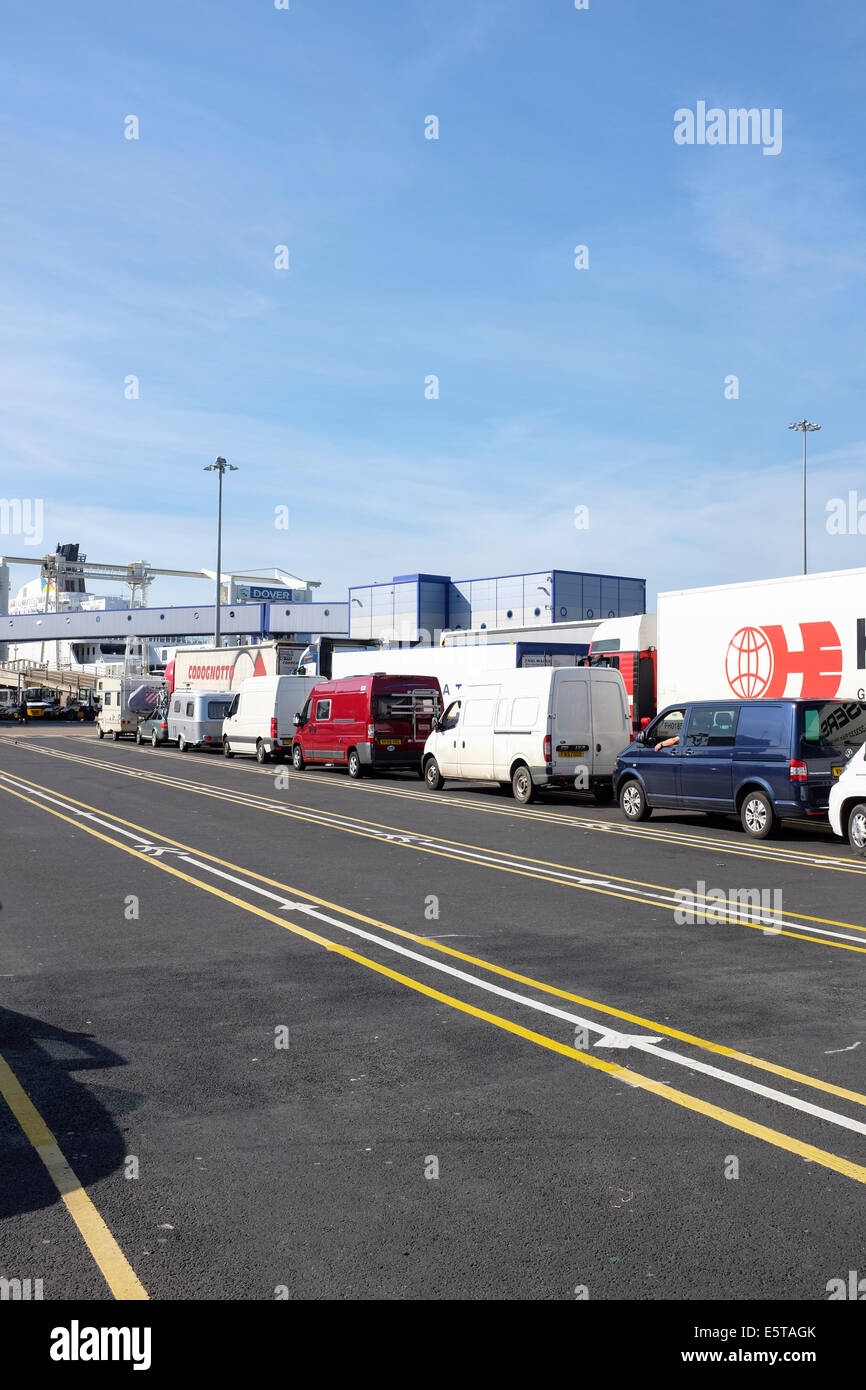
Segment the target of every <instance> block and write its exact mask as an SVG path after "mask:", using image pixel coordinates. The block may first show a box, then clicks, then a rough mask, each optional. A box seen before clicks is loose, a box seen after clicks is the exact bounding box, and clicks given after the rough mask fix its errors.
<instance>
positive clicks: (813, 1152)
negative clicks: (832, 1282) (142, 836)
mask: <svg viewBox="0 0 866 1390" xmlns="http://www.w3.org/2000/svg"><path fill="white" fill-rule="evenodd" d="M3 790H5V791H7V792H8V794H9V795H10V796H14V797H16V798H18V799H19V800H21V801H25V802H27V803H28V804H29V805H32V806H35V807H37V808H38V809H40V810H43V811H47V812H48V814H49V815H52V816H56V817H57V818H58V819H59V820H63V821H65V822H66V823H67V824H70V825H73V826H75V827H76V828H78V829H82V830H84V831H85V832H86V833H87V834H88V835H92V836H94V837H95V838H96V839H99V840H102V841H104V842H105V843H107V844H110V845H112V846H114V847H115V848H116V849H120V850H123V851H124V853H126V854H130V855H132V857H133V858H135V859H138V860H139V861H142V862H144V863H147V864H151V865H154V866H155V867H156V868H158V869H161V870H162V871H163V872H164V873H168V874H170V875H171V876H172V877H174V878H177V879H180V880H182V881H183V882H185V883H188V884H191V885H192V886H194V887H196V888H200V889H202V890H203V891H204V892H206V893H210V894H212V895H213V896H214V897H218V898H222V899H223V900H224V901H225V902H227V903H230V904H232V906H234V907H238V908H240V909H241V910H242V911H244V912H249V913H252V914H253V915H254V916H257V917H260V918H262V919H263V920H265V921H268V922H272V923H274V924H275V925H276V926H279V927H281V928H282V929H283V930H284V931H289V932H291V933H292V934H293V935H295V936H300V937H303V938H304V939H306V940H308V941H311V942H313V943H314V944H316V945H319V946H321V947H323V948H324V949H325V950H328V951H332V952H336V953H337V954H338V955H341V956H343V957H344V958H345V959H347V960H351V961H354V962H355V963H356V964H358V965H362V966H364V967H365V968H366V969H369V970H373V971H375V972H376V973H378V974H380V975H384V976H386V977H387V978H389V979H391V980H394V981H396V982H397V983H399V984H402V985H404V986H405V987H406V988H407V989H411V990H414V991H415V992H416V993H419V994H424V995H427V996H428V997H429V998H431V999H436V1000H438V1001H439V1002H440V1003H443V1004H446V1005H448V1006H449V1007H450V1008H453V1009H456V1010H458V1011H459V1012H461V1013H465V1014H469V1015H471V1016H472V1017H474V1018H478V1019H481V1020H483V1021H484V1022H487V1023H490V1024H492V1025H494V1026H495V1027H497V1028H501V1029H503V1030H504V1031H506V1032H509V1033H513V1034H514V1035H516V1036H518V1037H521V1038H524V1039H526V1040H527V1041H530V1042H533V1043H535V1044H536V1045H538V1046H539V1047H543V1048H546V1049H547V1050H548V1051H551V1052H556V1053H559V1054H560V1055H562V1056H565V1057H570V1058H573V1059H574V1060H576V1061H578V1062H580V1063H581V1064H582V1065H584V1066H588V1067H591V1068H593V1069H595V1070H597V1071H601V1072H605V1073H606V1074H607V1075H610V1076H614V1077H617V1078H619V1079H620V1080H622V1081H626V1082H628V1083H629V1084H630V1085H632V1086H635V1087H638V1088H640V1089H643V1090H646V1091H650V1092H651V1093H652V1094H654V1095H657V1096H660V1097H662V1098H664V1099H666V1100H669V1101H671V1102H672V1103H673V1104H675V1105H679V1106H681V1107H683V1108H685V1109H687V1110H692V1111H695V1112H696V1113H698V1114H702V1115H704V1116H705V1117H707V1118H709V1119H713V1120H717V1121H718V1122H719V1123H721V1124H725V1125H727V1126H728V1127H730V1128H732V1129H736V1130H739V1131H741V1132H742V1133H745V1134H751V1135H753V1136H754V1137H755V1138H758V1139H762V1140H763V1141H764V1142H766V1143H769V1144H772V1145H774V1146H775V1147H777V1148H781V1149H785V1150H787V1151H788V1152H789V1153H795V1154H798V1155H799V1156H800V1157H801V1158H807V1159H809V1160H810V1161H811V1162H814V1163H818V1164H820V1165H821V1166H822V1167H825V1168H829V1169H832V1170H833V1171H834V1172H838V1173H841V1174H843V1175H844V1176H845V1177H849V1178H852V1179H853V1180H854V1181H856V1182H861V1183H866V1167H863V1166H862V1165H860V1164H856V1163H853V1162H852V1161H851V1160H849V1159H846V1158H842V1157H841V1156H840V1155H839V1154H834V1153H831V1152H829V1151H828V1150H825V1149H818V1148H816V1147H815V1146H814V1145H811V1144H805V1143H803V1142H802V1141H800V1140H798V1139H795V1138H794V1137H793V1136H791V1135H788V1134H784V1133H782V1132H781V1131H780V1130H775V1129H771V1128H769V1127H767V1126H766V1125H761V1124H757V1123H756V1122H754V1121H752V1120H749V1119H747V1118H746V1117H745V1116H743V1115H739V1114H737V1113H736V1112H735V1111H731V1110H727V1109H725V1108H723V1107H721V1106H717V1105H713V1104H711V1103H710V1102H708V1101H704V1100H702V1099H701V1098H699V1097H697V1096H693V1095H690V1094H689V1093H688V1092H685V1091H680V1090H678V1089H677V1088H675V1087H672V1086H668V1085H666V1084H665V1083H663V1082H659V1081H655V1080H653V1078H651V1077H647V1076H644V1075H643V1074H642V1073H640V1072H635V1071H632V1070H631V1069H630V1068H628V1067H622V1066H620V1065H619V1064H618V1063H615V1062H608V1061H606V1060H604V1059H603V1058H600V1057H596V1056H593V1055H591V1054H590V1053H585V1052H581V1051H580V1050H578V1049H577V1048H574V1047H571V1046H569V1045H568V1044H566V1043H560V1042H558V1041H557V1040H556V1039H554V1038H549V1037H547V1036H546V1035H545V1034H542V1033H538V1032H536V1031H534V1030H533V1029H529V1028H525V1027H524V1026H523V1025H522V1024H518V1023H513V1022H512V1021H511V1020H510V1019H506V1018H503V1017H502V1016H501V1015H499V1014H493V1013H491V1012H489V1011H488V1010H485V1009H480V1008H479V1007H478V1006H477V1005H474V1004H469V1003H467V1002H465V1001H464V1000H462V999H457V998H456V997H455V996H453V995H449V994H445V993H443V992H442V991H440V990H437V989H435V988H433V987H432V986H430V985H427V984H424V983H423V982H422V981H420V980H416V979H414V978H413V977H411V976H408V975H404V974H402V973H401V972H400V971H396V970H393V969H392V968H391V967H390V966H387V965H381V964H380V963H379V962H378V961H375V960H371V959H370V958H369V957H367V956H362V955H360V954H359V953H358V952H357V951H354V950H352V949H351V948H350V947H348V946H344V945H343V944H342V943H340V942H336V941H332V940H330V939H329V938H328V937H324V936H322V935H321V934H320V933H318V932H313V931H311V930H310V929H309V928H308V927H302V926H300V925H298V924H296V923H292V922H288V921H287V920H286V919H285V917H278V916H276V914H274V913H273V912H269V911H268V910H267V909H266V908H263V907H259V906H258V905H256V904H255V903H249V902H246V901H245V900H244V899H243V898H239V897H237V896H236V895H235V894H233V893H229V892H227V891H226V890H225V889H223V888H219V887H217V886H216V885H215V884H210V883H206V882H205V881H203V880H202V879H199V878H196V877H195V876H194V875H192V874H188V873H185V872H184V871H183V870H181V869H177V868H174V867H173V866H172V865H170V864H166V863H164V862H163V861H162V860H158V859H154V858H152V857H151V856H149V855H147V854H145V853H143V852H142V851H141V850H137V849H135V848H133V847H132V846H131V845H126V844H123V843H122V842H121V841H119V840H115V839H113V838H112V837H111V836H110V835H106V834H104V833H103V832H102V831H98V830H96V829H94V828H92V827H91V826H88V825H82V823H81V821H80V820H75V819H73V818H72V817H71V816H67V815H65V814H64V813H63V812H61V811H56V810H54V809H52V808H51V807H48V806H45V805H44V803H40V802H39V801H35V800H34V799H33V798H32V797H27V796H24V794H23V793H22V792H16V791H12V790H11V789H10V788H8V787H5V786H4V788H3ZM137 828H138V829H143V827H137ZM145 833H148V834H149V833H150V832H145ZM169 843H177V842H171V841H169ZM180 847H181V848H184V849H187V850H188V851H189V852H190V853H193V854H195V853H197V851H196V850H194V849H192V848H191V847H189V846H180ZM201 857H202V858H205V857H206V858H210V859H215V856H212V855H204V854H202V856H201ZM216 862H222V861H219V860H217V861H216ZM230 867H238V866H230ZM239 871H240V872H242V873H243V872H246V871H245V870H243V869H240V870H239ZM251 876H252V877H256V878H259V877H261V876H260V875H257V874H256V875H251ZM266 881H269V880H266ZM300 896H302V897H306V898H308V899H309V898H310V897H311V895H310V894H308V893H302V894H301V895H300ZM314 901H321V900H318V899H314ZM330 906H332V907H334V909H335V910H336V911H338V912H342V913H344V915H346V916H351V917H360V916H361V914H359V913H354V912H349V911H347V910H345V909H343V908H340V907H338V906H337V905H336V904H330ZM362 920H365V921H369V920H371V919H368V918H362ZM401 934H402V933H401ZM416 939H417V940H419V941H420V940H423V938H416ZM427 944H430V945H432V944H434V943H432V942H430V943H427ZM503 973H507V972H503ZM518 978H519V977H518ZM553 992H559V991H553ZM566 997H573V996H566ZM587 1002H589V1001H587ZM593 1007H597V1006H593ZM602 1011H603V1012H608V1013H616V1014H617V1015H618V1016H619V1017H629V1015H627V1014H624V1013H621V1012H620V1011H618V1010H614V1009H606V1008H603V1009H602ZM635 1021H637V1022H643V1021H642V1020H638V1019H636V1020H635ZM651 1026H654V1025H651ZM662 1031H666V1032H668V1033H669V1034H671V1033H673V1030H669V1029H667V1030H662ZM673 1036H679V1037H682V1038H687V1036H688V1035H686V1034H677V1033H673ZM696 1041H697V1040H696ZM699 1045H702V1046H707V1047H709V1048H710V1049H711V1050H713V1051H720V1052H724V1053H725V1054H726V1055H728V1056H737V1055H740V1054H737V1053H735V1052H733V1051H732V1050H731V1049H726V1048H721V1047H718V1046H717V1045H715V1044H708V1043H700V1044H699ZM751 1060H752V1061H754V1062H755V1063H756V1064H757V1065H764V1066H766V1067H767V1069H768V1070H780V1069H776V1068H774V1067H772V1065H771V1064H762V1063H760V1062H758V1061H757V1059H751ZM782 1074H787V1075H790V1076H792V1077H795V1076H797V1075H798V1074H797V1073H794V1072H786V1071H783V1072H782ZM800 1079H801V1080H803V1081H804V1082H806V1083H807V1084H810V1085H816V1086H818V1087H819V1088H820V1089H827V1090H833V1091H835V1092H836V1093H837V1094H842V1095H850V1096H851V1098H853V1099H856V1100H858V1101H859V1102H860V1103H863V1102H864V1100H866V1097H862V1096H857V1094H856V1093H855V1092H850V1093H849V1092H845V1091H842V1090H841V1089H840V1088H835V1087H830V1086H827V1085H826V1084H823V1083H820V1082H816V1081H815V1079H814V1078H811V1077H807V1076H802V1077H801V1078H800Z"/></svg>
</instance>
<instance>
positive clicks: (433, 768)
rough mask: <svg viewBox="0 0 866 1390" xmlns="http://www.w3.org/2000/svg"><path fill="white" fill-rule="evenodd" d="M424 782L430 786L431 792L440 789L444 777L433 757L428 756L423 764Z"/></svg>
mask: <svg viewBox="0 0 866 1390" xmlns="http://www.w3.org/2000/svg"><path fill="white" fill-rule="evenodd" d="M424 782H425V784H426V785H427V786H428V787H429V788H430V791H431V792H438V791H441V790H442V786H443V784H444V782H445V778H444V777H443V776H442V773H441V772H440V771H439V764H438V763H437V761H436V759H435V758H428V759H427V762H426V763H425V764H424Z"/></svg>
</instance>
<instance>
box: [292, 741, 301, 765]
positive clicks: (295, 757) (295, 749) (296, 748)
mask: <svg viewBox="0 0 866 1390" xmlns="http://www.w3.org/2000/svg"><path fill="white" fill-rule="evenodd" d="M292 767H293V768H295V769H296V771H298V772H303V770H304V754H303V750H302V748H301V745H300V744H299V743H293V744H292Z"/></svg>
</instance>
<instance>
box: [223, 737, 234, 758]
mask: <svg viewBox="0 0 866 1390" xmlns="http://www.w3.org/2000/svg"><path fill="white" fill-rule="evenodd" d="M223 754H224V755H225V757H227V758H233V757H234V753H233V752H232V750H231V747H230V746H229V741H228V739H227V738H224V739H223Z"/></svg>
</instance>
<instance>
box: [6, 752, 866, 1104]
mask: <svg viewBox="0 0 866 1390" xmlns="http://www.w3.org/2000/svg"><path fill="white" fill-rule="evenodd" d="M7 775H8V776H10V777H11V776H12V774H7ZM15 781H16V782H20V783H21V784H22V785H24V786H27V787H34V788H37V789H38V790H40V791H46V792H49V793H50V794H51V795H55V796H56V795H60V794H59V793H56V792H54V791H53V789H52V788H48V787H42V786H40V784H39V783H38V782H26V781H25V780H24V778H21V777H16V778H15ZM2 785H3V784H2V783H0V786H2ZM3 790H9V791H10V794H11V795H13V796H16V795H19V793H16V792H13V791H11V789H10V788H7V787H3ZM62 799H63V800H64V801H67V802H70V803H71V804H72V805H74V806H81V807H82V808H83V809H84V810H86V811H93V812H94V814H96V815H107V816H108V817H109V818H110V819H111V820H113V821H116V822H117V824H118V825H124V826H126V827H127V828H128V829H130V830H138V831H140V832H141V833H142V834H143V835H147V836H152V835H153V832H152V831H151V830H150V829H149V828H148V827H147V826H145V825H139V824H138V823H137V822H136V821H129V820H124V818H123V817H122V816H118V815H116V814H115V813H114V812H113V811H102V810H101V809H100V808H99V807H98V806H91V805H90V804H89V803H88V802H86V801H77V800H76V799H75V798H74V797H71V796H65V795H63V796H62ZM22 800H24V801H28V802H30V804H31V805H34V806H41V808H42V809H43V810H45V809H49V808H47V807H45V806H44V805H43V804H42V803H40V802H37V801H33V800H32V798H30V797H22ZM52 815H60V816H61V819H63V820H68V819H69V817H66V816H62V815H61V813H60V812H58V811H52ZM70 823H71V824H74V825H78V824H79V822H78V821H70ZM84 828H87V827H84ZM92 833H93V834H95V835H97V836H99V835H100V833H101V832H99V831H96V830H94V831H93V832H92ZM157 838H158V839H160V840H162V841H163V842H164V843H165V844H169V845H172V846H174V847H175V848H176V849H182V850H185V851H186V852H187V853H188V854H194V855H196V856H197V857H198V858H199V859H207V860H209V861H210V862H211V863H213V864H219V865H220V866H221V867H222V868H224V869H231V870H232V871H233V872H234V873H238V874H245V875H246V877H247V878H253V879H255V880H256V881H257V882H258V883H266V884H268V885H269V887H271V888H279V889H280V891H281V892H285V893H286V894H287V895H288V894H292V895H293V896H297V897H299V898H306V899H307V901H308V902H312V903H315V904H316V906H317V907H324V908H327V909H328V910H329V911H331V912H340V913H342V914H343V916H345V917H351V918H352V919H353V920H354V921H357V922H364V923H366V924H367V925H368V926H374V927H380V928H382V930H384V931H387V932H390V933H391V934H392V935H394V936H402V937H404V938H405V939H407V940H409V941H414V942H417V943H418V944H420V945H423V946H426V947H429V948H430V949H432V950H434V951H439V952H440V953H441V954H442V955H448V956H453V957H454V958H455V959H457V960H462V961H465V962H466V963H467V964H469V965H477V966H479V967H480V968H481V969H482V970H488V971H490V973H491V974H494V975H501V976H502V977H503V978H504V979H509V980H514V981H516V982H518V983H520V984H523V985H529V986H530V987H531V988H533V989H538V990H541V991H542V992H543V993H545V994H551V995H555V996H556V997H557V998H559V999H568V1000H569V1001H570V1002H571V1003H575V1004H583V1005H585V1006H587V1007H588V1008H591V1009H594V1010H596V1011H598V1012H600V1013H604V1014H609V1015H610V1016H611V1017H612V1018H621V1019H623V1020H625V1021H626V1022H628V1023H636V1024H638V1025H639V1026H640V1027H643V1028H648V1029H649V1030H650V1032H652V1033H663V1034H664V1035H665V1036H666V1037H670V1038H676V1039H678V1041H680V1042H686V1043H689V1044H691V1045H692V1046H694V1047H700V1048H704V1049H705V1050H706V1051H708V1052H715V1053H717V1054H718V1055H719V1056H722V1057H730V1058H731V1059H732V1060H734V1061H738V1062H742V1063H744V1064H745V1065H748V1066H753V1067H756V1068H758V1069H759V1070H762V1071H768V1072H772V1073H773V1074H774V1075H776V1076H784V1077H786V1078H787V1079H788V1080H790V1081H797V1082H800V1083H802V1084H803V1085H806V1086H812V1087H814V1088H815V1089H816V1090H819V1091H827V1092H828V1093H829V1094H831V1095H837V1096H841V1097H844V1098H845V1099H848V1100H853V1101H855V1102H856V1103H857V1104H858V1105H866V1096H864V1095H861V1094H860V1093H859V1092H858V1091H849V1090H847V1089H845V1088H844V1087H842V1086H836V1085H834V1084H833V1083H832V1082H830V1081H822V1080H821V1079H820V1078H818V1077H814V1076H808V1075H807V1074H806V1073H805V1072H798V1071H792V1070H791V1069H790V1068H788V1067H783V1066H780V1065H778V1064H777V1063H775V1062H768V1061H766V1060H764V1059H763V1058H760V1057H753V1056H751V1055H750V1054H749V1053H747V1052H740V1051H739V1050H738V1049H736V1048H730V1047H726V1046H724V1045H723V1044H722V1043H714V1042H710V1041H709V1040H708V1039H706V1038H699V1037H696V1036H695V1035H694V1034H692V1033H684V1032H681V1031H680V1030H679V1029H677V1028H669V1027H668V1026H667V1024H665V1023H657V1022H655V1020H653V1019H647V1018H642V1017H641V1016H640V1015H639V1014H632V1013H629V1012H628V1011H626V1010H624V1009H617V1008H615V1007H613V1006H612V1005H609V1004H602V1003H599V1002H598V1001H597V1000H594V999H587V998H585V997H584V996H583V995H580V994H573V993H571V992H570V991H569V990H564V989H559V988H557V987H556V986H555V985H548V984H545V983H544V982H542V981H541V980H535V979H533V978H532V977H531V976H528V975H521V974H519V973H518V972H516V971H514V970H508V969H507V968H506V967H505V966H501V965H495V964H493V963H492V962H491V961H486V960H483V959H481V958H480V957H478V956H470V955H468V954H467V953H466V952H464V951H459V950H457V948H456V947H454V946H446V945H445V944H444V942H441V941H434V940H433V939H432V937H425V936H418V935H417V934H416V933H415V932H410V931H406V930H404V929H403V928H401V927H394V926H391V925H390V924H389V923H388V922H382V921H380V920H379V919H378V918H376V917H369V916H367V915H366V914H365V913H363V912H355V911H354V910H353V909H352V908H348V907H341V906H340V904H339V903H333V902H331V901H329V899H327V898H320V897H317V896H316V894H315V893H310V892H308V891H307V890H306V889H302V888H296V887H294V886H293V885H292V884H288V883H283V882H281V881H280V880H279V879H275V878H269V877H268V876H267V874H259V873H256V871H255V870H254V869H247V868H245V867H244V866H243V865H242V864H234V863H233V862H232V861H231V860H230V859H221V858H220V857H219V855H216V854H210V853H209V852H208V851H207V850H199V849H195V848H194V847H193V846H192V845H187V844H184V842H183V841H182V840H173V839H172V838H171V837H170V836H168V835H162V834H160V835H159V836H158V837H157ZM110 843H112V844H114V843H115V842H114V841H113V840H112V841H110ZM123 848H127V846H123ZM632 901H636V900H635V899H632Z"/></svg>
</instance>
